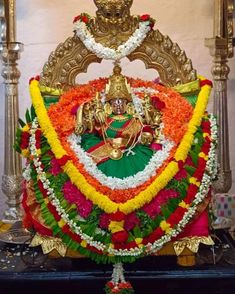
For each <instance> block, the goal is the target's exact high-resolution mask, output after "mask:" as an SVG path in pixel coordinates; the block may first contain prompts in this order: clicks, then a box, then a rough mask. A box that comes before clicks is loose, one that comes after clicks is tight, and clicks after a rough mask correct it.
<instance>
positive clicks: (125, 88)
mask: <svg viewBox="0 0 235 294" xmlns="http://www.w3.org/2000/svg"><path fill="white" fill-rule="evenodd" d="M121 72H122V69H121V67H120V66H119V65H115V66H114V69H113V75H112V76H110V78H109V83H108V84H107V85H106V101H110V100H112V99H117V98H119V99H125V100H127V101H132V96H131V87H130V84H128V83H127V79H126V77H125V76H123V75H122V74H121Z"/></svg>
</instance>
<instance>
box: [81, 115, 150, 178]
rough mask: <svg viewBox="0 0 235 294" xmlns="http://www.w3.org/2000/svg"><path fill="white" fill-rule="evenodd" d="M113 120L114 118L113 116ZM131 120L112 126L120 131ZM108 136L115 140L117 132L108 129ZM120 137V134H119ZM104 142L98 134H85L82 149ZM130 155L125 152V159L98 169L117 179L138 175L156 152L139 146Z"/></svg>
mask: <svg viewBox="0 0 235 294" xmlns="http://www.w3.org/2000/svg"><path fill="white" fill-rule="evenodd" d="M111 118H112V116H111ZM130 120H131V117H130V116H128V119H127V120H126V121H112V122H111V123H110V126H111V127H112V128H115V129H120V130H121V128H122V127H123V126H124V124H126V123H127V122H128V121H130ZM107 135H108V137H109V138H115V137H116V136H117V132H116V131H115V130H111V129H108V130H107ZM119 136H120V132H119ZM101 142H103V138H102V137H100V135H99V134H98V133H85V134H83V135H82V141H81V147H82V148H83V149H84V150H85V151H87V150H89V149H90V148H92V147H94V146H95V145H97V144H99V143H101ZM127 148H128V147H127ZM131 151H132V152H130V153H129V154H128V152H125V153H124V154H123V157H122V158H121V159H119V160H113V159H111V158H110V159H108V160H106V161H104V162H102V163H100V164H98V165H97V168H98V169H99V170H101V171H102V172H103V173H104V174H105V175H106V176H111V177H115V178H120V179H123V178H126V177H129V176H133V175H135V174H136V173H138V172H140V171H142V170H144V168H145V167H146V165H147V164H148V163H149V160H150V159H151V157H152V156H153V153H154V151H153V150H152V149H151V148H149V147H148V146H145V145H142V144H137V145H136V146H135V147H134V148H133V149H132V150H131Z"/></svg>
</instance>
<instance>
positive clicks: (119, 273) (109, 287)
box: [105, 263, 134, 294]
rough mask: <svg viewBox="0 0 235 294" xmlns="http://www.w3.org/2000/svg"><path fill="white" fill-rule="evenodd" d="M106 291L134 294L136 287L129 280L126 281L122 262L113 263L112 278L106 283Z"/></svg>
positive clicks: (109, 292)
mask: <svg viewBox="0 0 235 294" xmlns="http://www.w3.org/2000/svg"><path fill="white" fill-rule="evenodd" d="M105 293H106V294H112V293H118V294H122V293H123V294H124V293H125V294H133V293H134V289H133V288H132V286H131V284H130V283H129V282H126V280H125V277H124V269H123V266H122V263H115V264H114V265H113V274H112V280H111V281H109V282H108V283H107V284H106V285H105Z"/></svg>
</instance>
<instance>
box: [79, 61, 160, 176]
mask: <svg viewBox="0 0 235 294" xmlns="http://www.w3.org/2000/svg"><path fill="white" fill-rule="evenodd" d="M105 92H106V95H105V96H104V100H103V103H102V99H100V94H99V93H97V95H96V98H95V99H93V100H91V101H90V102H87V103H84V104H83V105H81V106H80V107H79V109H78V111H77V120H76V133H77V134H78V135H81V147H82V148H83V149H84V150H85V151H86V152H87V153H88V154H89V155H90V156H91V158H92V159H93V160H94V162H95V163H96V164H97V166H98V169H99V170H101V171H102V172H103V173H104V174H105V175H107V176H113V177H116V178H120V179H123V178H125V177H128V176H132V175H135V174H136V173H138V172H139V171H142V170H144V168H145V166H146V165H147V163H148V162H149V160H150V158H151V157H152V155H153V153H154V152H155V151H154V148H156V147H158V148H159V147H160V144H159V137H160V125H161V113H160V111H159V110H158V109H156V108H155V107H154V106H153V105H152V103H151V101H150V97H149V96H148V95H146V96H145V97H144V99H143V101H142V103H141V105H140V107H141V111H140V112H138V110H136V108H135V105H134V103H133V100H132V94H131V87H130V85H129V84H128V83H127V79H126V78H125V77H124V76H123V75H122V74H121V68H120V66H119V65H115V67H114V70H113V75H112V76H111V77H110V79H109V83H108V85H106V91H105Z"/></svg>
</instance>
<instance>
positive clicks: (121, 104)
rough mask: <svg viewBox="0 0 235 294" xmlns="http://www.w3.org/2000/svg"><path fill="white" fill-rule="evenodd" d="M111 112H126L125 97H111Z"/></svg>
mask: <svg viewBox="0 0 235 294" xmlns="http://www.w3.org/2000/svg"><path fill="white" fill-rule="evenodd" d="M110 104H111V107H112V112H113V114H124V113H125V112H126V104H127V101H126V100H125V99H120V98H116V99H112V100H111V101H110Z"/></svg>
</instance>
